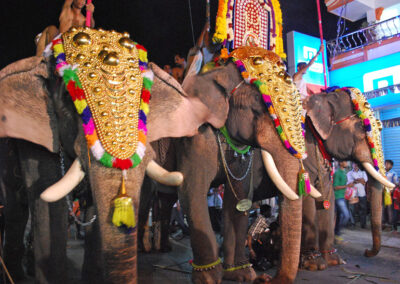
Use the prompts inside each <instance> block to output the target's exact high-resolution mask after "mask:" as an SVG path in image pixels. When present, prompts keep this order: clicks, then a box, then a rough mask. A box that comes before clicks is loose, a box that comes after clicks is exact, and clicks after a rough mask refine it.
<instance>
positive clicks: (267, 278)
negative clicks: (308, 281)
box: [253, 273, 294, 284]
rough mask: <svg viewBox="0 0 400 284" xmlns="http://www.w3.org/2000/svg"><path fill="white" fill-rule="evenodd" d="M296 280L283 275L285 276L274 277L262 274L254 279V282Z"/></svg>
mask: <svg viewBox="0 0 400 284" xmlns="http://www.w3.org/2000/svg"><path fill="white" fill-rule="evenodd" d="M293 282H294V279H293V280H290V279H289V278H288V277H283V276H276V277H274V278H272V277H271V276H269V275H268V274H265V273H264V274H261V275H259V276H257V278H256V279H254V282H253V284H264V283H268V284H292V283H293Z"/></svg>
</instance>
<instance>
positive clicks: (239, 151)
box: [219, 126, 251, 156]
mask: <svg viewBox="0 0 400 284" xmlns="http://www.w3.org/2000/svg"><path fill="white" fill-rule="evenodd" d="M219 130H220V131H221V133H222V135H224V137H225V140H226V143H228V145H229V146H230V147H231V148H232V150H233V151H235V155H236V156H237V154H241V155H245V154H247V153H248V152H249V151H250V149H251V146H246V145H244V146H245V147H244V148H243V149H239V148H238V145H239V143H238V142H235V141H234V140H233V139H232V138H231V137H230V136H229V132H228V129H226V126H223V127H221V128H220V129H219Z"/></svg>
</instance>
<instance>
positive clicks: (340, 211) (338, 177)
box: [333, 161, 354, 242]
mask: <svg viewBox="0 0 400 284" xmlns="http://www.w3.org/2000/svg"><path fill="white" fill-rule="evenodd" d="M346 168H347V162H346V161H343V162H340V163H339V169H337V170H336V172H335V174H334V175H333V189H334V191H335V208H336V215H337V217H336V226H335V240H336V242H341V241H343V238H342V237H341V236H340V235H341V229H342V228H343V227H344V226H345V225H346V224H347V222H348V221H349V219H350V213H349V210H348V208H347V204H346V200H345V199H344V194H345V192H346V189H347V188H348V187H352V186H353V185H354V184H352V183H347V175H346Z"/></svg>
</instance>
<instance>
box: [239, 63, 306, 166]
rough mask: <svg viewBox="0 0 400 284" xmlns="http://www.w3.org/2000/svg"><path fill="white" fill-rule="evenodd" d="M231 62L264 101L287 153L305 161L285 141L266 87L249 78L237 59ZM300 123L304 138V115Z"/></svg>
mask: <svg viewBox="0 0 400 284" xmlns="http://www.w3.org/2000/svg"><path fill="white" fill-rule="evenodd" d="M232 60H233V62H234V63H235V64H236V67H237V68H238V69H239V72H240V73H241V75H242V77H243V79H244V80H245V81H246V82H247V83H250V84H252V85H254V86H255V87H256V88H257V89H258V90H259V92H260V93H261V95H262V98H263V100H264V103H265V105H266V106H267V109H268V112H269V115H270V116H271V118H272V120H273V121H274V125H275V129H276V131H277V132H278V135H279V137H280V138H281V140H282V142H283V144H284V145H285V147H286V149H287V150H288V151H289V153H290V154H292V155H293V156H294V157H296V158H298V159H305V158H307V154H306V153H305V154H303V155H302V154H301V153H299V152H297V151H296V150H295V149H294V148H293V147H292V145H291V144H290V142H289V140H288V139H287V137H286V135H285V133H284V131H283V129H282V126H281V124H280V120H279V117H278V115H277V113H276V111H275V108H274V105H273V103H272V100H271V96H270V95H268V94H267V92H268V91H267V87H266V85H265V83H263V82H262V81H261V80H259V79H257V78H250V75H249V73H248V72H247V70H246V67H245V66H244V64H243V62H242V61H241V60H239V59H236V58H233V57H232ZM301 119H302V121H301V127H302V134H303V137H305V132H304V131H305V126H304V121H305V118H304V115H302V118H301Z"/></svg>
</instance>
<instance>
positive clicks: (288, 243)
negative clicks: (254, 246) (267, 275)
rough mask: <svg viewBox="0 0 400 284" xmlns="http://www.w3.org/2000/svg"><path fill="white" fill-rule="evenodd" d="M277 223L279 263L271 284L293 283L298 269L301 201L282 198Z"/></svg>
mask: <svg viewBox="0 0 400 284" xmlns="http://www.w3.org/2000/svg"><path fill="white" fill-rule="evenodd" d="M279 223H280V225H281V236H282V245H281V249H282V250H281V261H280V265H279V270H278V273H277V275H276V276H275V278H274V279H273V283H293V282H294V279H295V278H296V274H297V269H298V267H299V252H300V240H301V224H302V200H295V201H291V200H288V199H287V198H284V200H283V201H282V203H281V210H280V222H279ZM296 252H297V253H296Z"/></svg>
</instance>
